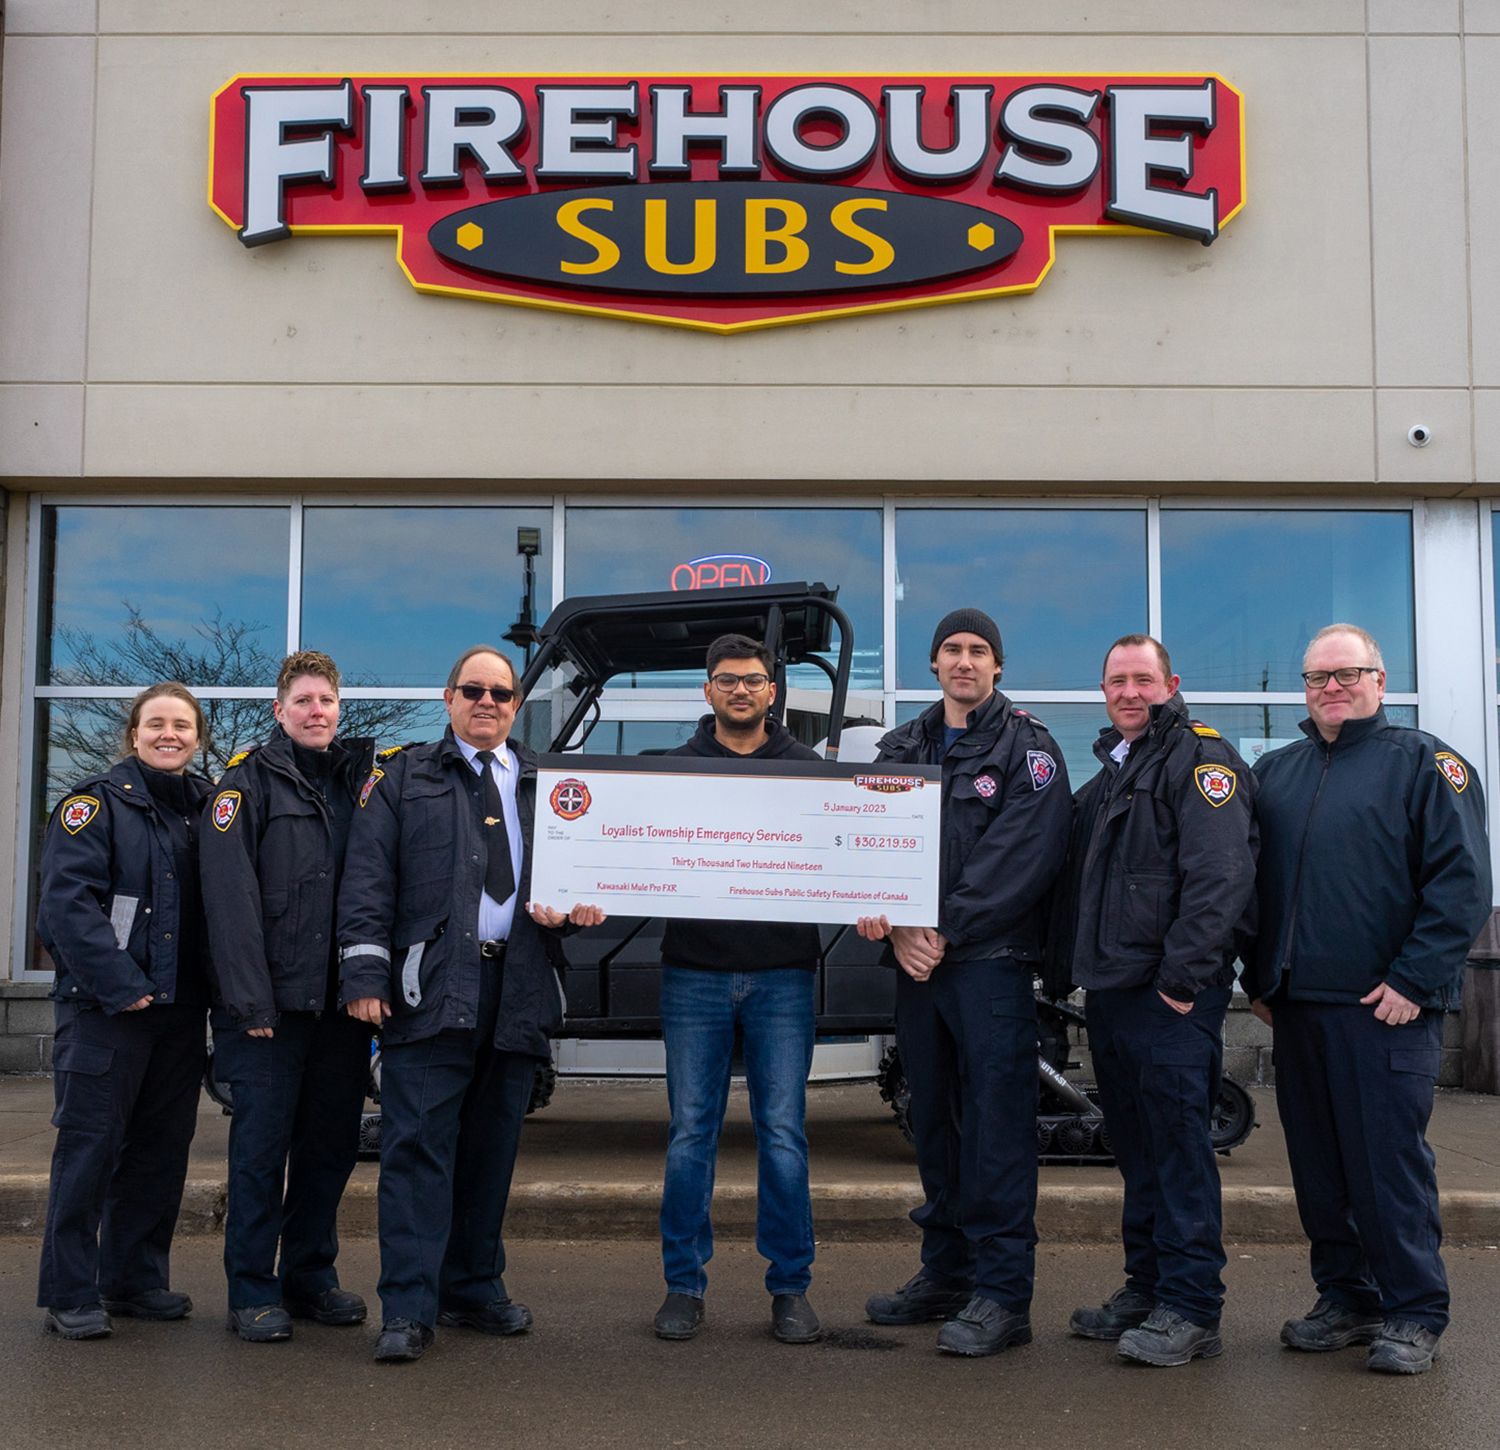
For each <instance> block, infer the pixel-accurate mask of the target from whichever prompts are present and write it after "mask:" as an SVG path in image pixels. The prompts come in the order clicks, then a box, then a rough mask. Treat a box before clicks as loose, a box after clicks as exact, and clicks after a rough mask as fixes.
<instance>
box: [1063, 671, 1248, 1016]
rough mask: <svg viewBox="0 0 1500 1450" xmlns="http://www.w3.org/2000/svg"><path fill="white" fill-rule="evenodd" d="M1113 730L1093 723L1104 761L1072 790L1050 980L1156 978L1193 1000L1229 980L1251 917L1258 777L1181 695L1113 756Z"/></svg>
mask: <svg viewBox="0 0 1500 1450" xmlns="http://www.w3.org/2000/svg"><path fill="white" fill-rule="evenodd" d="M1120 740H1121V735H1120V732H1119V731H1118V730H1116V729H1114V728H1113V727H1110V728H1108V729H1105V730H1102V731H1100V733H1099V739H1098V740H1097V741H1095V743H1094V754H1095V755H1096V756H1098V758H1099V760H1100V763H1101V764H1102V765H1103V766H1104V769H1103V770H1102V771H1100V773H1099V774H1098V775H1096V776H1095V777H1094V778H1093V779H1092V780H1091V781H1089V782H1088V784H1087V785H1085V786H1083V787H1082V788H1081V789H1080V790H1079V792H1078V794H1077V795H1076V796H1075V797H1074V800H1073V832H1072V838H1071V840H1070V842H1069V847H1068V866H1067V870H1066V871H1065V872H1064V876H1063V880H1062V887H1063V889H1062V890H1061V891H1059V893H1058V899H1059V905H1060V906H1061V907H1062V910H1061V911H1060V912H1059V913H1058V916H1057V917H1055V918H1054V922H1055V927H1054V931H1053V934H1052V940H1050V941H1049V943H1048V962H1049V970H1048V974H1047V975H1048V981H1047V989H1048V991H1049V992H1050V993H1051V994H1052V995H1054V996H1060V995H1063V994H1064V993H1066V992H1067V991H1068V989H1069V987H1070V986H1079V987H1089V988H1095V989H1097V988H1112V987H1138V986H1142V985H1144V984H1145V983H1148V982H1154V983H1155V984H1156V987H1157V989H1158V990H1159V991H1161V992H1164V993H1165V994H1166V995H1167V996H1169V997H1174V998H1176V999H1177V1000H1178V1001H1182V1002H1189V1001H1191V1000H1192V999H1193V998H1194V997H1196V996H1197V995H1198V993H1199V992H1201V991H1203V989H1204V988H1205V987H1227V986H1228V985H1229V984H1230V983H1231V982H1232V981H1233V980H1234V956H1235V949H1236V942H1237V940H1242V939H1244V938H1245V937H1246V936H1248V933H1249V929H1250V926H1251V923H1252V921H1253V908H1252V903H1253V901H1254V898H1255V858H1256V853H1257V850H1258V846H1259V835H1258V831H1257V828H1256V822H1255V810H1254V801H1255V777H1254V776H1253V775H1252V773H1251V772H1250V770H1249V768H1248V767H1247V766H1246V765H1245V762H1244V761H1243V760H1241V759H1240V757H1239V755H1238V754H1237V753H1236V751H1235V750H1234V749H1233V748H1232V747H1231V746H1230V745H1229V744H1228V742H1227V741H1225V740H1223V739H1221V738H1220V736H1219V732H1218V731H1217V730H1212V729H1210V728H1209V727H1208V726H1207V725H1200V724H1198V723H1197V722H1195V721H1191V720H1189V719H1188V713H1187V707H1186V706H1185V705H1184V704H1183V701H1182V696H1181V695H1173V696H1172V698H1171V699H1170V700H1167V701H1166V702H1165V703H1164V704H1161V705H1153V706H1152V707H1151V723H1150V725H1149V726H1148V727H1147V729H1146V731H1145V733H1144V734H1142V735H1140V736H1139V737H1137V739H1136V740H1135V742H1134V743H1133V744H1132V745H1131V747H1130V753H1129V754H1128V755H1127V756H1126V757H1125V763H1124V764H1123V765H1120V766H1117V765H1116V764H1115V762H1114V761H1113V760H1112V759H1111V757H1110V751H1111V750H1113V749H1114V748H1115V747H1116V746H1118V745H1119V743H1120ZM1054 956H1055V957H1056V958H1057V959H1058V961H1057V968H1058V969H1057V970H1056V971H1054V969H1053V965H1052V964H1053V958H1054Z"/></svg>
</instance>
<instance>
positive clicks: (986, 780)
mask: <svg viewBox="0 0 1500 1450" xmlns="http://www.w3.org/2000/svg"><path fill="white" fill-rule="evenodd" d="M997 788H998V787H997V786H996V785H995V778H994V776H992V775H976V776H975V777H974V789H975V790H977V791H978V792H979V794H980V795H982V796H983V797H984V798H985V800H989V798H990V797H991V796H992V795H994V793H995V791H996V789H997Z"/></svg>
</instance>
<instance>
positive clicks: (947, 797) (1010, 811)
mask: <svg viewBox="0 0 1500 1450" xmlns="http://www.w3.org/2000/svg"><path fill="white" fill-rule="evenodd" d="M877 758H878V759H879V760H881V761H896V762H899V763H901V764H905V765H938V764H941V766H942V769H943V787H942V802H943V844H942V860H941V863H940V867H939V873H940V874H939V885H940V891H941V896H942V899H941V904H940V907H939V911H938V920H937V923H936V925H937V929H938V931H940V932H941V933H942V934H943V936H944V937H946V938H947V941H948V949H947V951H946V952H945V953H944V960H945V961H956V962H965V961H984V960H987V959H989V958H992V957H1014V958H1016V959H1017V960H1018V961H1023V962H1038V961H1039V960H1040V958H1041V950H1042V937H1043V926H1044V922H1043V907H1042V901H1043V898H1044V897H1045V896H1046V894H1047V891H1048V889H1049V888H1050V887H1051V885H1052V882H1053V878H1054V877H1055V876H1056V875H1057V873H1058V871H1059V870H1060V869H1061V867H1062V864H1063V858H1064V856H1065V855H1066V853H1067V849H1068V825H1069V821H1070V820H1071V818H1072V813H1073V801H1072V797H1071V796H1070V794H1069V792H1068V768H1067V766H1066V765H1065V764H1064V762H1063V757H1062V752H1061V751H1060V750H1059V749H1058V748H1057V742H1056V741H1055V740H1053V738H1052V737H1051V735H1049V734H1048V733H1047V728H1046V726H1044V725H1043V724H1042V723H1041V721H1039V720H1033V719H1032V718H1031V716H1030V715H1028V714H1027V713H1026V712H1025V711H1024V710H1018V709H1017V708H1016V707H1015V706H1014V705H1012V704H1011V702H1010V701H1009V700H1008V699H1006V697H1005V696H1004V695H1002V694H1001V693H1000V692H999V691H998V690H996V691H995V693H994V694H992V695H991V696H990V698H989V699H988V700H986V701H985V702H984V704H982V705H981V706H980V707H979V708H978V709H977V710H973V711H970V713H969V729H968V732H967V733H966V734H964V735H962V736H960V737H959V739H958V740H957V741H956V742H955V743H954V745H953V748H952V749H951V750H949V751H948V753H947V754H946V755H944V754H943V702H942V701H941V700H939V701H938V702H937V703H936V704H935V705H933V706H932V707H931V708H930V709H928V710H924V711H923V712H922V714H921V715H919V716H918V717H917V718H916V719H915V720H909V721H907V723H906V724H905V725H898V726H897V727H896V728H895V729H894V730H892V731H890V732H889V733H888V734H886V735H885V736H884V737H883V738H882V740H881V742H880V753H879V756H878V757H877ZM887 957H888V959H889V960H892V961H894V959H895V958H894V955H893V954H891V953H890V952H889V950H888V951H887Z"/></svg>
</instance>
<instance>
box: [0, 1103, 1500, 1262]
mask: <svg viewBox="0 0 1500 1450" xmlns="http://www.w3.org/2000/svg"><path fill="white" fill-rule="evenodd" d="M1251 1092H1252V1094H1253V1096H1254V1098H1255V1107H1256V1115H1257V1117H1258V1119H1259V1121H1260V1126H1259V1127H1258V1128H1257V1129H1256V1130H1255V1131H1254V1132H1253V1133H1252V1134H1251V1135H1250V1138H1249V1141H1248V1142H1246V1143H1245V1144H1244V1146H1243V1147H1240V1148H1237V1149H1235V1150H1234V1152H1233V1154H1231V1155H1230V1156H1228V1157H1221V1158H1220V1159H1219V1165H1220V1169H1221V1172H1222V1176H1223V1183H1224V1233H1225V1238H1226V1239H1228V1240H1231V1241H1234V1242H1238V1243H1253V1242H1260V1243H1296V1242H1300V1241H1301V1238H1302V1234H1301V1229H1300V1227H1299V1225H1298V1222H1297V1213H1296V1206H1295V1204H1294V1202H1293V1198H1292V1190H1291V1177H1290V1174H1289V1172H1288V1169H1287V1163H1286V1151H1285V1147H1284V1145H1283V1142H1282V1137H1281V1129H1280V1125H1279V1124H1278V1122H1277V1120H1276V1104H1275V1100H1274V1095H1273V1093H1272V1090H1271V1089H1269V1088H1252V1089H1251ZM51 1113H52V1080H51V1078H50V1077H46V1076H19V1075H0V1233H3V1234H15V1233H36V1232H38V1231H39V1229H40V1227H41V1222H42V1218H43V1215H44V1213H45V1209H46V1199H47V1169H48V1163H49V1160H50V1157H51V1152H52V1136H53V1135H52V1128H51V1123H50V1117H51ZM228 1130H229V1120H228V1119H227V1118H226V1117H224V1116H223V1114H222V1113H221V1112H220V1110H219V1109H218V1107H216V1106H215V1105H214V1104H213V1103H211V1102H210V1101H209V1100H208V1099H207V1098H204V1099H203V1103H202V1106H201V1108H200V1110H199V1118H198V1133H197V1137H196V1139H195V1140H194V1143H193V1157H192V1164H191V1166H190V1168H189V1172H188V1191H187V1195H186V1197H185V1200H184V1203H183V1214H182V1220H181V1224H180V1227H179V1232H182V1233H213V1232H216V1231H217V1230H218V1229H219V1228H220V1227H221V1225H222V1222H223V1208H224V1180H225V1171H224V1155H225V1144H226V1140H227V1137H228ZM666 1131H667V1095H666V1088H665V1085H664V1084H663V1083H661V1082H659V1081H630V1080H627V1081H611V1082H599V1081H577V1080H568V1079H564V1080H563V1081H562V1082H560V1083H559V1084H558V1088H557V1092H556V1095H555V1096H554V1097H553V1099H552V1102H551V1103H550V1104H549V1105H548V1106H547V1107H546V1108H544V1109H542V1110H541V1111H540V1112H538V1113H535V1114H533V1115H532V1117H531V1118H530V1119H529V1120H528V1122H527V1125H526V1131H525V1133H524V1134H523V1135H522V1139H521V1155H520V1158H519V1160H518V1162H517V1164H516V1178H515V1187H514V1189H513V1192H512V1196H511V1204H510V1210H509V1214H508V1216H507V1220H506V1223H507V1230H508V1232H509V1233H510V1234H511V1235H512V1236H515V1237H525V1238H550V1239H562V1238H579V1239H593V1238H604V1239H616V1238H653V1237H655V1235H656V1232H657V1210H658V1207H659V1205H660V1198H661V1181H662V1159H663V1154H664V1152H665V1148H666ZM808 1137H809V1139H810V1141H811V1148H812V1181H813V1215H814V1220H815V1222H816V1224H817V1230H818V1236H819V1238H820V1239H821V1240H823V1241H826V1242H838V1241H845V1242H850V1241H876V1240H883V1239H897V1238H906V1237H908V1236H914V1235H915V1232H916V1231H915V1229H913V1228H912V1226H911V1224H910V1223H909V1222H908V1221H907V1219H906V1214H907V1212H908V1211H909V1210H910V1209H912V1208H914V1207H915V1206H916V1205H917V1204H918V1203H919V1202H920V1201H921V1192H920V1189H919V1188H918V1185H917V1173H916V1166H915V1162H914V1160H913V1157H912V1152H911V1149H910V1147H909V1146H908V1145H907V1143H906V1141H905V1140H904V1139H903V1138H902V1136H901V1134H900V1132H899V1131H898V1130H897V1128H896V1126H895V1123H894V1120H893V1119H892V1117H891V1114H890V1110H889V1109H888V1108H887V1107H886V1105H885V1104H884V1103H882V1102H881V1101H880V1096H879V1094H878V1092H877V1091H876V1089H875V1086H874V1084H873V1083H868V1082H863V1083H843V1084H814V1085H812V1086H810V1087H809V1089H808ZM1428 1138H1429V1141H1430V1142H1431V1143H1432V1146H1433V1149H1434V1151H1435V1153H1436V1155H1437V1169H1438V1185H1439V1188H1440V1190H1441V1192H1442V1196H1443V1225H1444V1230H1445V1233H1446V1236H1447V1238H1448V1239H1449V1240H1450V1241H1451V1242H1455V1243H1469V1244H1500V1097H1486V1096H1481V1095H1478V1094H1474V1093H1464V1092H1459V1091H1455V1090H1451V1089H1440V1090H1439V1092H1438V1099H1437V1106H1436V1109H1435V1111H1434V1113H1433V1118H1432V1126H1431V1129H1430V1131H1429V1133H1428ZM377 1172H378V1170H377V1166H376V1164H374V1163H361V1164H360V1165H359V1167H358V1168H357V1169H356V1170H355V1174H354V1179H353V1181H352V1182H351V1184H350V1187H349V1191H348V1193H347V1194H346V1196H345V1200H344V1207H343V1210H342V1219H341V1225H342V1231H343V1232H344V1233H346V1234H349V1235H354V1236H358V1235H367V1234H371V1233H373V1232H374V1230H375V1182H376V1176H377ZM1119 1217H1120V1179H1119V1175H1118V1174H1117V1173H1116V1172H1115V1170H1114V1169H1113V1168H1112V1167H1093V1168H1075V1167H1065V1166H1044V1167H1043V1169H1042V1173H1041V1192H1040V1199H1039V1203H1038V1209H1037V1226H1038V1229H1039V1231H1040V1233H1041V1236H1042V1238H1043V1239H1044V1240H1051V1241H1059V1242H1068V1241H1073V1242H1085V1243H1088V1242H1111V1241H1113V1240H1114V1239H1115V1238H1116V1237H1117V1235H1118V1233H1119ZM714 1227H715V1230H716V1232H717V1233H719V1234H720V1235H721V1236H723V1237H726V1238H731V1239H735V1238H739V1239H744V1238H753V1236H754V1232H755V1139H754V1136H753V1135H752V1133H751V1130H750V1114H749V1104H748V1101H747V1098H746V1095H745V1091H744V1088H743V1086H741V1085H739V1084H736V1086H735V1088H734V1089H733V1091H732V1092H731V1094H730V1102H729V1115H728V1120H727V1121H726V1123H725V1127H724V1137H723V1141H722V1143H721V1146H720V1152H719V1171H718V1179H717V1188H716V1191H715V1195H714Z"/></svg>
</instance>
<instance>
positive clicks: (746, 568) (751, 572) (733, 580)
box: [672, 554, 771, 592]
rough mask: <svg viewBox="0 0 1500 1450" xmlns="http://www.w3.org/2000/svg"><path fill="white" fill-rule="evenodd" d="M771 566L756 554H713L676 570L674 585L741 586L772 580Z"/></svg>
mask: <svg viewBox="0 0 1500 1450" xmlns="http://www.w3.org/2000/svg"><path fill="white" fill-rule="evenodd" d="M770 582H771V566H770V565H769V564H768V563H766V561H765V560H764V559H757V558H756V557H755V555H754V554H709V555H707V556H706V557H704V558H702V559H694V560H693V561H692V562H691V563H689V564H679V565H678V566H677V567H676V568H675V569H673V570H672V588H673V589H675V590H678V591H679V592H681V591H683V590H687V589H740V588H743V587H744V586H745V585H746V584H769V583H770Z"/></svg>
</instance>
